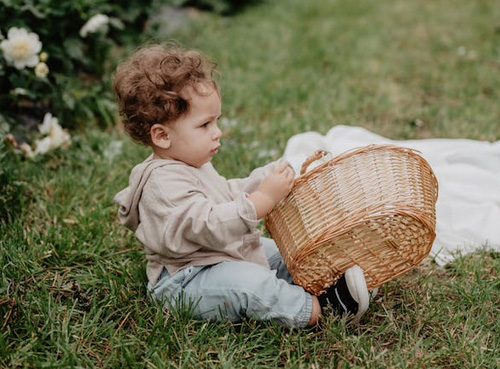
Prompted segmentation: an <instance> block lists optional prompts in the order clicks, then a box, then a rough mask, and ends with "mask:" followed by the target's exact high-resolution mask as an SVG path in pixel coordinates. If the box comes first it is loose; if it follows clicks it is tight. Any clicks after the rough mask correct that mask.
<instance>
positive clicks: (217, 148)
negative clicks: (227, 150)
mask: <svg viewBox="0 0 500 369" xmlns="http://www.w3.org/2000/svg"><path fill="white" fill-rule="evenodd" d="M220 146H221V145H219V146H217V147H216V148H215V149H213V150H212V151H210V152H211V153H212V155H215V154H217V152H218V151H219V147H220Z"/></svg>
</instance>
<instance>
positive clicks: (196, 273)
mask: <svg viewBox="0 0 500 369" xmlns="http://www.w3.org/2000/svg"><path fill="white" fill-rule="evenodd" d="M261 242H262V244H263V246H264V249H265V252H266V256H267V259H268V261H269V265H270V267H271V269H270V270H269V269H266V268H264V267H263V266H261V265H258V264H255V263H251V262H247V261H226V262H221V263H218V264H215V265H209V266H198V267H187V268H184V269H181V270H180V271H178V272H177V273H175V274H174V275H173V276H170V275H169V274H168V272H167V270H166V269H164V270H163V273H162V274H161V276H160V279H159V280H158V283H157V284H156V285H155V286H154V287H151V286H149V289H150V290H151V292H152V294H153V296H154V297H155V298H157V299H159V300H161V301H163V302H165V305H166V306H167V307H169V308H179V306H190V308H191V309H192V312H193V315H194V318H196V319H208V320H216V321H220V320H223V319H229V320H230V321H232V322H238V321H241V320H242V319H243V318H246V317H251V318H253V319H256V320H272V321H275V322H276V323H277V324H279V325H282V326H286V327H290V328H300V327H305V326H306V325H307V323H308V322H309V319H310V318H311V313H312V297H311V295H310V294H309V293H307V292H306V291H305V290H304V289H303V288H302V287H300V286H297V285H295V284H293V280H292V277H291V276H290V273H289V272H288V269H287V267H286V265H285V263H284V262H283V258H282V257H281V254H280V253H279V251H278V248H277V247H276V244H275V243H274V241H273V240H272V239H269V238H264V237H262V238H261Z"/></svg>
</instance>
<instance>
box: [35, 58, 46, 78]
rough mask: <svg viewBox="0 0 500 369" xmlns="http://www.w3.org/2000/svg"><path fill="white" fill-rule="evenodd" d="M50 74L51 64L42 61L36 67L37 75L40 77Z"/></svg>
mask: <svg viewBox="0 0 500 369" xmlns="http://www.w3.org/2000/svg"><path fill="white" fill-rule="evenodd" d="M47 74H49V66H48V65H47V64H45V63H44V62H40V63H38V64H37V65H36V67H35V75H36V76H37V77H38V78H45V77H47Z"/></svg>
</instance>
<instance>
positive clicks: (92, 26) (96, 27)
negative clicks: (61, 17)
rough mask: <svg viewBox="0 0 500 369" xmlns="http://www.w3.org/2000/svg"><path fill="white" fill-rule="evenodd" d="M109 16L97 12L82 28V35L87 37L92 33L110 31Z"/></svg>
mask: <svg viewBox="0 0 500 369" xmlns="http://www.w3.org/2000/svg"><path fill="white" fill-rule="evenodd" d="M108 24H109V17H108V16H107V15H105V14H96V15H94V16H93V17H92V18H90V19H89V20H88V21H87V22H86V23H85V24H84V25H83V27H82V28H81V29H80V36H81V37H82V38H85V37H87V35H88V34H90V33H97V32H101V33H104V34H106V32H108Z"/></svg>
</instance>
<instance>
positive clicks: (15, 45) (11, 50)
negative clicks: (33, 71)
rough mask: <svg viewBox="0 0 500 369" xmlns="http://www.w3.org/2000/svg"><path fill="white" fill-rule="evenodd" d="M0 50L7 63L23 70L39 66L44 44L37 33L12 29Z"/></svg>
mask: <svg viewBox="0 0 500 369" xmlns="http://www.w3.org/2000/svg"><path fill="white" fill-rule="evenodd" d="M0 49H2V51H3V56H4V58H5V60H6V61H7V63H9V64H13V65H14V67H16V68H17V69H23V68H24V67H34V66H35V65H37V63H38V61H39V59H38V53H39V52H40V50H42V43H41V42H40V40H39V38H38V35H37V34H36V33H33V32H28V31H27V30H25V29H24V28H17V27H12V28H11V29H9V32H8V33H7V39H6V40H3V41H2V42H1V43H0Z"/></svg>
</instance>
